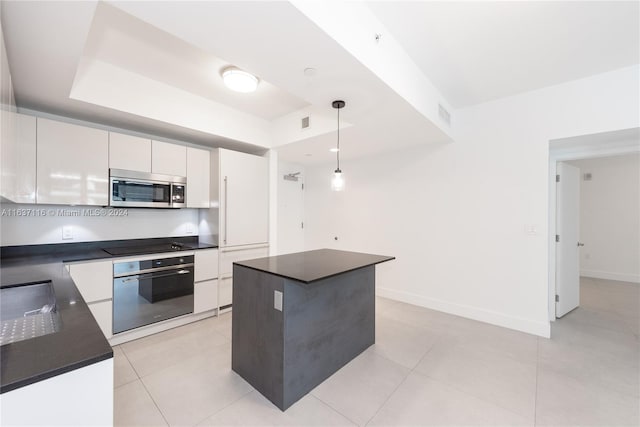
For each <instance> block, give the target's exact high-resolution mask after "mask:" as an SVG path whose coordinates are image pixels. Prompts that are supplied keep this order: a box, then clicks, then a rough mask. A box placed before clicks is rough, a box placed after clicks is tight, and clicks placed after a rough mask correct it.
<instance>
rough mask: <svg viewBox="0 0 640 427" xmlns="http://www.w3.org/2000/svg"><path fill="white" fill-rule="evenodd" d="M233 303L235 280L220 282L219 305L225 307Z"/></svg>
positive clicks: (229, 278) (226, 279)
mask: <svg viewBox="0 0 640 427" xmlns="http://www.w3.org/2000/svg"><path fill="white" fill-rule="evenodd" d="M232 302H233V278H232V277H227V278H225V279H220V280H218V305H219V306H220V307H224V306H225V305H229V304H231V303H232Z"/></svg>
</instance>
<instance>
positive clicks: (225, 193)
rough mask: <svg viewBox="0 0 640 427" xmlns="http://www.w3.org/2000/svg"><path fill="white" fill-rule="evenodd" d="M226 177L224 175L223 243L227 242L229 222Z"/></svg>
mask: <svg viewBox="0 0 640 427" xmlns="http://www.w3.org/2000/svg"><path fill="white" fill-rule="evenodd" d="M227 188H228V185H227V177H226V176H225V177H224V244H225V245H226V244H227V223H228V222H229V218H228V217H227V213H228V212H229V209H228V198H227Z"/></svg>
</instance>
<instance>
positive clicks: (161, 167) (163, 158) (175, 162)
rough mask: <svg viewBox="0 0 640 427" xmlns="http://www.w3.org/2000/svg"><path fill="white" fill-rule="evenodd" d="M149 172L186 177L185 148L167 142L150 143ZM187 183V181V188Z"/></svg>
mask: <svg viewBox="0 0 640 427" xmlns="http://www.w3.org/2000/svg"><path fill="white" fill-rule="evenodd" d="M151 172H153V173H160V174H163V175H173V176H187V147H185V146H184V145H176V144H169V143H168V142H161V141H152V142H151ZM188 186H189V182H188V181H187V187H188Z"/></svg>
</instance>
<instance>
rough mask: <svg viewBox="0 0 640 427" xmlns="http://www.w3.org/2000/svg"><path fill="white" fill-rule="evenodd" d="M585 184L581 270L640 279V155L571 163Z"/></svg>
mask: <svg viewBox="0 0 640 427" xmlns="http://www.w3.org/2000/svg"><path fill="white" fill-rule="evenodd" d="M568 163H570V164H572V165H574V166H577V167H578V168H580V171H581V173H582V174H585V173H590V174H591V180H590V181H585V180H584V179H583V180H582V181H581V183H580V241H581V242H583V243H584V244H585V246H584V247H583V248H582V250H581V256H580V274H581V275H582V276H587V277H597V278H602V279H611V280H623V281H628V282H637V283H640V154H631V155H626V156H615V157H604V158H597V159H585V160H575V161H571V162H568Z"/></svg>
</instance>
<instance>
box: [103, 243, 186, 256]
mask: <svg viewBox="0 0 640 427" xmlns="http://www.w3.org/2000/svg"><path fill="white" fill-rule="evenodd" d="M189 249H193V248H192V247H191V246H187V245H184V244H182V243H163V244H158V245H145V246H120V247H115V248H103V249H102V250H103V251H105V252H106V253H108V254H109V255H114V256H123V255H144V254H155V253H161V252H172V251H176V252H177V251H185V250H189Z"/></svg>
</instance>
